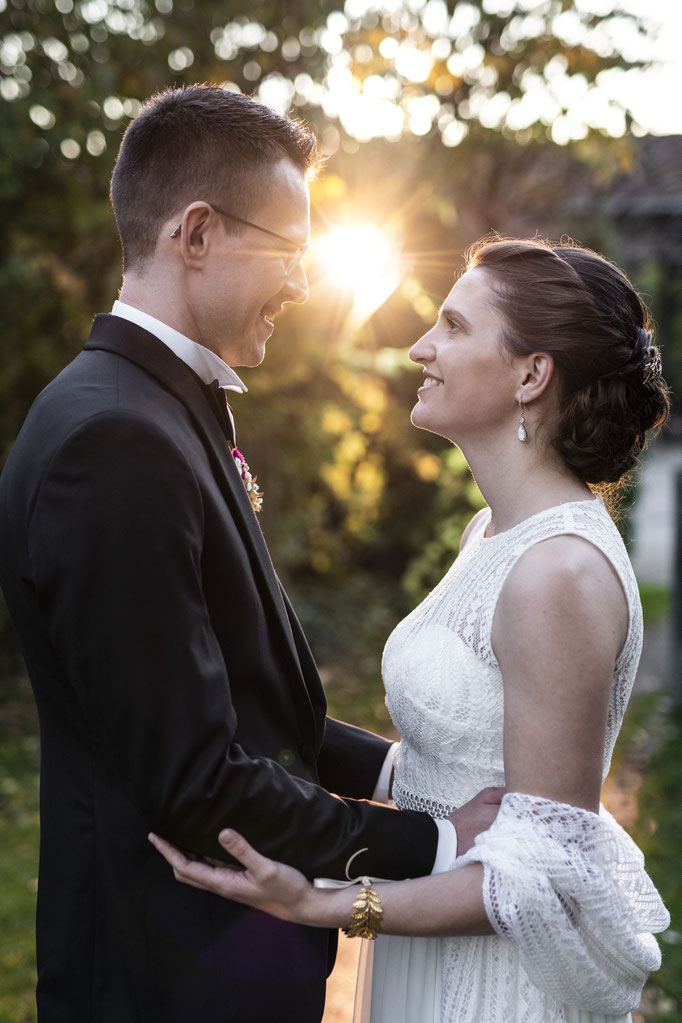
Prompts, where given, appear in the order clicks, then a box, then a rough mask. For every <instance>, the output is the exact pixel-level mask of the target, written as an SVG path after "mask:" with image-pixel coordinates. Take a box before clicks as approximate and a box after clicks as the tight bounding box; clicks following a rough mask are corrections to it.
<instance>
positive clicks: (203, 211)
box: [180, 202, 216, 265]
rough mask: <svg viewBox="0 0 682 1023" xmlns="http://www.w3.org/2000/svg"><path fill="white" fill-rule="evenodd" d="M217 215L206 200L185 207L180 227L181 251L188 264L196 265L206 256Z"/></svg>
mask: <svg viewBox="0 0 682 1023" xmlns="http://www.w3.org/2000/svg"><path fill="white" fill-rule="evenodd" d="M215 216H216V215H215V214H214V213H213V210H212V209H211V207H210V206H209V205H208V203H205V202H193V203H191V204H190V205H189V206H188V207H187V208H186V209H185V212H184V213H183V216H182V225H181V228H180V251H181V253H182V258H183V259H184V261H185V263H186V264H188V265H193V264H194V265H196V264H197V263H200V262H202V261H203V260H204V259H205V258H206V254H207V252H208V249H209V245H210V235H211V229H212V227H213V221H214V218H215Z"/></svg>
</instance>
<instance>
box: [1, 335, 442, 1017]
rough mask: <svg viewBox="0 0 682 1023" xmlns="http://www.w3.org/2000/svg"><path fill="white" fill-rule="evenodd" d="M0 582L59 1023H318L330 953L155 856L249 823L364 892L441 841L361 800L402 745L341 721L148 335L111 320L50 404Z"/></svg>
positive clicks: (246, 506) (264, 555) (13, 460)
mask: <svg viewBox="0 0 682 1023" xmlns="http://www.w3.org/2000/svg"><path fill="white" fill-rule="evenodd" d="M0 581H1V582H2V586H3V589H4V590H5V595H6V598H7V603H8V606H9V608H10V612H11V614H12V617H13V619H14V622H15V625H16V628H17V632H18V634H19V638H20V641H21V644H22V647H23V651H24V655H25V658H26V662H27V666H28V670H29V674H30V677H31V681H32V684H33V688H34V691H35V695H36V700H37V704H38V709H39V715H40V723H41V737H42V765H41V820H42V830H41V860H40V875H39V889H38V971H39V979H38V1004H39V1019H40V1021H41V1023H86V1021H87V1023H129V1021H130V1023H132V1021H136V1023H137V1021H139V1023H157V1021H158V1023H161V1021H163V1023H190V1021H194V1020H197V1021H201V1023H231V1021H235V1023H236V1021H239V1023H248V1021H250V1020H253V1021H267V1020H271V1019H273V1020H274V1019H277V1020H279V1021H292V1023H294V1021H295V1023H304V1021H314V1020H317V1019H319V1017H320V1016H321V1012H322V1005H323V999H324V980H325V976H326V973H327V968H328V959H329V941H330V938H329V934H328V932H327V931H324V930H318V929H314V928H302V927H296V926H294V925H290V924H285V923H281V922H279V921H276V920H274V919H273V918H271V917H269V916H266V915H264V914H262V913H258V912H255V911H253V910H249V909H246V908H244V907H241V906H238V905H236V904H234V903H231V902H228V901H227V900H223V899H220V898H218V897H216V896H213V895H210V894H208V893H205V892H200V891H198V890H196V889H193V888H190V887H186V886H184V885H180V884H178V883H177V882H175V881H174V879H173V877H172V874H171V871H170V869H169V868H168V866H167V864H166V863H165V862H164V861H163V860H162V859H161V857H160V856H159V855H158V854H157V853H156V852H155V851H154V850H153V848H152V847H151V846H150V845H149V843H148V842H147V839H146V835H147V832H148V831H149V830H154V831H156V832H157V833H158V834H160V835H163V836H164V837H166V838H168V839H169V840H171V841H172V842H174V843H176V844H177V845H179V846H181V847H183V848H185V849H187V850H192V851H193V852H195V853H198V854H203V855H210V856H214V857H220V858H223V859H225V858H226V856H225V853H224V851H223V850H222V849H221V847H220V846H219V845H218V843H217V834H218V832H219V831H220V829H221V828H222V827H225V826H227V825H229V826H231V827H233V828H236V829H237V830H238V831H240V832H242V833H243V834H244V835H246V836H247V838H248V839H249V840H250V841H251V842H252V843H253V844H254V845H255V846H256V847H257V848H258V849H260V850H261V851H263V852H265V853H267V854H268V855H270V856H273V857H275V858H277V859H280V860H284V861H286V862H288V863H291V864H294V865H295V866H297V867H298V868H299V869H301V870H302V871H304V872H305V873H306V874H307V875H308V876H309V877H312V876H315V875H318V876H335V877H343V876H344V871H345V867H346V863H347V861H348V859H349V857H350V856H352V855H353V854H354V853H356V852H357V851H358V850H361V849H362V850H364V851H363V852H361V853H360V854H359V855H358V856H356V858H355V859H354V860H353V866H352V870H353V874H354V875H357V874H360V873H369V874H375V875H378V876H380V877H405V876H417V875H421V874H423V873H428V872H429V870H430V868H431V866H432V863H433V859H434V855H435V847H436V840H437V839H436V836H437V832H436V828H435V825H434V823H433V821H431V820H430V818H428V817H427V816H426V815H423V814H416V813H409V812H405V813H400V812H398V811H395V810H391V809H388V808H384V807H380V806H378V805H376V804H372V803H370V802H366V801H363V800H366V799H367V798H368V797H369V796H370V795H371V791H372V789H373V786H374V784H375V781H376V777H377V774H378V771H379V768H380V765H381V762H382V760H383V757H384V756H385V753H386V749H387V744H386V742H385V740H383V739H379V738H378V737H376V736H372V735H370V734H368V733H364V732H361V731H359V730H358V729H353V728H351V727H350V726H347V725H343V724H341V723H339V722H334V721H331V720H329V719H326V718H325V700H324V694H323V691H322V687H321V684H320V680H319V677H318V674H317V671H316V668H315V665H314V663H313V659H312V657H311V654H310V652H309V649H308V646H307V644H306V641H305V638H304V636H303V633H302V631H301V629H300V626H299V624H298V622H297V620H296V618H295V616H294V613H293V611H292V609H291V606H290V605H289V603H288V601H287V599H286V596H285V595H284V593H283V591H282V589H281V587H280V584H279V582H278V579H277V576H276V574H275V572H274V570H273V567H272V564H271V562H270V558H269V556H268V552H267V549H266V546H265V543H264V541H263V537H262V534H261V531H260V528H259V526H258V522H257V520H256V518H255V515H254V513H253V511H252V509H251V506H250V503H249V500H248V498H247V495H246V493H245V490H244V487H243V484H242V481H241V479H240V477H239V474H238V472H237V470H236V467H235V465H234V461H233V459H232V457H231V455H230V453H229V449H228V445H227V443H226V439H225V435H224V432H223V427H222V426H221V423H220V421H219V418H218V417H217V415H216V414H215V410H214V409H212V408H211V404H210V401H209V400H208V399H207V395H206V393H205V391H204V389H203V386H202V385H201V384H200V383H199V381H198V380H197V378H196V377H195V376H194V374H193V373H192V371H191V370H189V369H188V368H187V367H186V366H185V365H184V363H182V361H181V360H179V359H178V358H177V357H176V356H175V355H174V354H173V353H172V352H171V351H170V350H169V349H167V348H166V347H165V346H164V345H163V344H162V343H161V342H160V341H159V340H158V339H157V338H155V337H153V335H151V334H149V333H148V332H147V331H145V330H143V329H142V328H140V327H138V326H136V325H133V324H131V323H129V322H127V321H125V320H122V319H121V318H119V317H115V316H100V317H97V319H96V320H95V323H94V326H93V331H92V334H91V336H90V338H89V340H88V342H87V344H86V345H85V349H84V351H83V352H82V353H81V354H80V355H79V356H78V357H77V358H76V359H75V360H74V362H73V363H71V365H70V366H68V367H67V368H66V369H65V370H64V371H63V372H62V373H61V374H60V375H59V376H58V377H57V378H56V380H54V381H53V382H52V383H51V384H50V385H49V386H48V387H47V388H46V389H45V390H44V391H43V392H42V394H41V395H40V396H39V397H38V398H37V400H36V402H35V403H34V405H33V407H32V409H31V411H30V413H29V416H28V418H27V420H26V423H25V425H24V427H23V429H22V431H21V433H20V435H19V438H18V439H17V442H16V444H15V446H14V448H13V450H12V452H11V454H10V457H9V459H8V462H7V465H6V467H5V469H4V471H3V473H2V477H1V478H0ZM320 786H323V787H320ZM325 789H328V790H330V791H332V792H336V793H340V796H339V795H331V794H329V792H328V791H325ZM341 797H343V798H341ZM348 797H351V798H348Z"/></svg>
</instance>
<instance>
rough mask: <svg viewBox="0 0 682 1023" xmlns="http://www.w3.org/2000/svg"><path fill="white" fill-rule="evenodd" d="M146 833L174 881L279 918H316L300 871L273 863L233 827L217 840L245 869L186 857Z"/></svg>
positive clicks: (311, 896) (296, 920) (302, 920)
mask: <svg viewBox="0 0 682 1023" xmlns="http://www.w3.org/2000/svg"><path fill="white" fill-rule="evenodd" d="M148 837H149V841H150V842H151V843H152V845H153V846H154V847H155V848H156V849H158V851H159V852H160V853H161V855H162V856H163V857H164V858H165V859H166V860H167V861H168V863H170V865H171V867H172V868H173V874H174V875H175V878H176V880H177V881H182V883H183V884H188V885H191V886H192V887H193V888H203V889H204V891H207V892H214V893H215V894H216V895H222V896H223V898H225V899H232V900H233V902H242V903H244V904H245V905H247V906H253V908H254V909H260V910H262V911H263V912H264V913H270V914H271V915H272V916H276V917H279V919H280V920H289V921H292V922H293V923H298V924H309V925H312V926H315V925H316V923H317V921H315V920H313V919H312V913H313V910H314V903H315V895H316V892H315V889H314V888H313V886H312V885H311V884H310V883H309V882H308V881H307V880H306V878H305V877H304V876H303V874H300V873H299V872H298V870H294V868H293V867H288V866H287V865H286V864H285V863H276V862H275V861H274V860H269V859H268V858H267V856H261V854H260V853H257V852H256V850H255V849H254V848H253V847H252V846H250V845H249V843H248V842H247V841H246V839H245V838H243V837H242V836H241V835H238V834H237V832H236V831H231V830H229V829H227V830H225V831H221V832H220V834H219V836H218V841H219V842H220V844H221V845H222V847H223V849H225V851H226V852H228V853H229V854H230V855H231V856H234V858H235V859H236V860H238V861H239V862H240V863H241V864H243V866H244V867H245V869H244V870H239V869H237V868H234V867H227V866H212V865H211V864H209V863H207V862H206V861H202V860H188V859H187V857H186V856H185V855H184V854H183V853H181V852H180V850H179V849H176V848H175V846H173V845H171V844H170V843H169V842H166V841H165V840H164V839H163V838H159V837H158V835H154V834H150V835H149V836H148ZM317 926H324V925H319V924H317Z"/></svg>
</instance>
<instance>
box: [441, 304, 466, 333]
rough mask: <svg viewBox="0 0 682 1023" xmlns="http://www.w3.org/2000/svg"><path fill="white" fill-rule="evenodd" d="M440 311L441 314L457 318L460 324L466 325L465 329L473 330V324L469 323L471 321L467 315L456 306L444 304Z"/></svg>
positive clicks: (453, 318)
mask: <svg viewBox="0 0 682 1023" xmlns="http://www.w3.org/2000/svg"><path fill="white" fill-rule="evenodd" d="M439 312H440V315H441V316H449V317H450V319H452V320H457V322H458V323H459V324H461V326H462V327H464V329H465V330H468V331H471V330H472V326H471V324H470V323H469V321H468V320H467V318H466V316H462V314H461V313H460V312H459V310H458V309H455V308H454V306H451V305H445V304H443V305H442V306H441V307H440V311H439Z"/></svg>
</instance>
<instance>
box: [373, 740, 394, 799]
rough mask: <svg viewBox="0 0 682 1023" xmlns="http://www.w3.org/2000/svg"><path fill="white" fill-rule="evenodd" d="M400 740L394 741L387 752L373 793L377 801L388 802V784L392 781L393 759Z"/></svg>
mask: <svg viewBox="0 0 682 1023" xmlns="http://www.w3.org/2000/svg"><path fill="white" fill-rule="evenodd" d="M399 745H400V743H399V742H394V743H392V745H391V746H390V748H389V751H388V753H387V754H386V759H385V760H384V762H383V764H382V766H381V770H380V771H379V777H378V779H377V783H376V787H375V789H374V792H373V793H372V799H373V800H374V802H375V803H388V801H389V800H388V786H389V784H390V782H391V771H392V770H393V761H394V760H395V755H396V752H397V750H398V746H399Z"/></svg>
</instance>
